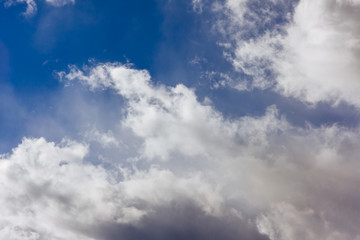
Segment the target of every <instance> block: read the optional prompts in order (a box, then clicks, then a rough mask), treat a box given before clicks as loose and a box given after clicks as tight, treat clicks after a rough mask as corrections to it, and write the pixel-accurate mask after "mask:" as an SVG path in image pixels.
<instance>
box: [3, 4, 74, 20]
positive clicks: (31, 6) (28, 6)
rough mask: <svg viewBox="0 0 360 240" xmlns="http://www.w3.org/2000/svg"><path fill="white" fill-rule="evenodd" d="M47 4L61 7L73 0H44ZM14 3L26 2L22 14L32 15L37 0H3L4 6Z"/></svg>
mask: <svg viewBox="0 0 360 240" xmlns="http://www.w3.org/2000/svg"><path fill="white" fill-rule="evenodd" d="M45 2H46V3H47V4H50V5H52V6H55V7H62V6H65V5H67V4H74V3H75V0H46V1H45ZM16 4H26V10H25V12H23V15H24V16H26V17H31V16H34V15H35V14H36V12H37V1H35V0H5V3H4V5H5V7H11V6H14V5H16Z"/></svg>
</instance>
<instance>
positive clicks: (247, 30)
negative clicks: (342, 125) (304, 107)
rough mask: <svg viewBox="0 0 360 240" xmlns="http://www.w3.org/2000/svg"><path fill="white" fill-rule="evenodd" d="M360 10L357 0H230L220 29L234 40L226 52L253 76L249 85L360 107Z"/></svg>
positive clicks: (221, 10)
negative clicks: (359, 96)
mask: <svg viewBox="0 0 360 240" xmlns="http://www.w3.org/2000/svg"><path fill="white" fill-rule="evenodd" d="M359 8H360V5H359V2H358V1H328V0H321V1H310V0H300V1H281V0H279V1H265V2H264V3H260V2H259V1H257V0H246V1H243V0H227V1H226V4H225V5H224V7H219V9H218V10H217V11H218V12H219V13H220V16H223V17H222V18H221V19H220V20H218V28H219V29H220V31H221V32H222V33H223V34H224V35H225V36H226V38H227V39H228V40H229V41H230V42H232V43H233V44H232V46H230V47H229V48H228V49H227V50H226V51H225V53H226V54H225V56H226V57H227V58H228V59H229V61H231V62H232V63H233V66H234V67H235V69H236V70H237V71H240V72H242V73H244V74H245V75H246V76H249V77H251V81H250V83H248V85H249V88H252V87H256V88H261V89H264V88H273V89H275V90H276V91H277V92H279V93H282V94H283V95H285V96H290V97H295V98H298V99H300V100H302V101H304V102H307V103H310V104H316V103H318V102H321V101H327V102H330V103H335V104H337V103H339V102H340V101H346V102H348V103H350V104H354V105H356V106H360V102H359V101H358V98H357V89H359V87H360V86H359V84H360V82H359V77H360V72H359V68H358V66H359V63H360V57H359V56H360V55H359V41H360V35H359V14H358V12H359ZM244 79H246V78H244Z"/></svg>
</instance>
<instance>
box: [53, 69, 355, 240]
mask: <svg viewBox="0 0 360 240" xmlns="http://www.w3.org/2000/svg"><path fill="white" fill-rule="evenodd" d="M129 67H130V66H129V65H122V64H119V63H105V64H95V66H93V67H85V68H84V69H79V68H77V67H74V66H72V67H71V68H70V72H69V73H67V74H66V73H60V75H62V77H63V79H68V81H74V80H79V81H81V82H82V83H84V84H86V85H89V86H90V88H91V89H93V90H94V89H97V88H100V89H103V88H106V87H110V88H112V89H114V90H116V91H117V92H118V93H119V94H121V95H122V96H123V97H124V98H125V99H126V100H127V102H128V103H127V106H126V112H127V114H126V117H125V118H124V119H122V124H123V126H126V127H128V128H130V129H131V130H132V131H133V133H134V134H135V135H136V136H138V137H140V138H141V139H143V148H142V149H143V150H142V151H141V152H140V154H141V158H143V159H144V160H147V161H152V162H154V161H155V162H156V163H157V164H158V165H160V166H167V168H169V171H172V172H174V173H175V172H177V174H179V173H181V172H182V171H184V172H183V173H182V174H185V173H189V172H199V171H201V173H202V176H203V178H204V179H207V181H208V182H210V183H213V184H214V183H216V184H215V185H214V186H216V189H217V192H218V193H219V195H218V196H221V198H219V199H221V200H216V201H215V202H218V204H215V205H217V206H218V207H217V208H218V209H219V206H220V209H221V211H220V212H222V213H223V214H224V213H227V214H225V216H226V215H228V214H230V213H234V212H235V213H236V214H237V216H239V219H245V220H246V219H247V220H248V221H250V222H253V223H252V224H251V225H252V226H253V227H255V226H257V228H258V230H259V231H260V232H261V233H263V234H266V235H268V236H269V238H270V239H294V240H297V239H314V238H315V239H318V238H321V239H333V238H334V236H343V238H344V239H354V238H356V237H358V236H359V234H360V233H359V231H358V228H357V226H356V224H355V223H356V222H357V221H358V220H359V219H358V216H359V212H358V210H356V209H355V208H353V207H352V205H351V204H350V203H351V202H357V201H359V200H360V199H359V198H360V196H359V194H358V192H357V190H356V189H355V188H356V187H355V186H357V184H358V183H359V178H358V174H359V172H358V170H357V169H358V167H357V166H359V162H358V161H357V157H356V156H357V155H358V149H357V147H356V146H357V145H358V144H360V135H359V130H358V129H356V130H351V129H347V128H342V127H338V126H336V125H333V126H328V127H325V126H324V127H321V128H313V127H311V126H310V125H309V126H307V127H306V128H298V127H294V126H292V125H291V124H289V123H288V122H287V121H286V119H285V118H283V117H282V116H279V114H278V112H277V109H276V107H274V106H272V107H269V108H268V111H267V113H266V114H265V115H264V116H262V117H248V116H247V117H242V118H239V119H236V120H232V121H229V120H227V119H224V118H223V117H222V115H221V114H220V113H219V112H217V111H216V110H214V109H213V108H212V107H211V105H207V104H205V103H201V102H199V101H198V100H197V99H196V95H195V94H194V92H193V90H191V89H188V88H187V87H185V86H183V85H181V84H180V85H177V86H175V87H166V86H164V85H152V83H151V81H150V76H149V74H148V73H147V71H144V70H135V69H132V68H129ZM188 158H190V159H191V160H190V161H188V160H186V159H188ZM164 161H165V162H164ZM179 164H180V165H181V164H184V165H186V168H185V169H186V170H181V169H180V168H179V167H178V166H179ZM189 169H190V170H191V171H189ZM188 177H189V175H188ZM207 181H205V182H207ZM144 184H145V183H144ZM158 185H161V184H160V182H159V183H158ZM200 185H201V184H199V185H198V186H200ZM143 191H144V190H143ZM144 193H145V192H144ZM209 196H210V195H207V197H208V198H209ZM215 196H216V195H215ZM339 196H342V199H346V202H349V203H348V204H347V203H343V202H341V201H339V199H338V198H339ZM163 197H164V196H163ZM217 198H218V197H215V199H217ZM209 199H212V198H209ZM343 201H345V200H343ZM205 205H206V204H205ZM210 206H214V205H213V204H210ZM210 209H213V207H211V208H210ZM290 210H291V211H292V212H291V211H290ZM211 212H213V211H211ZM215 212H217V211H215ZM223 214H220V215H216V216H217V217H219V218H221V217H224V216H222V215H223ZM289 221H290V222H291V221H293V222H294V224H298V225H296V226H301V227H300V228H298V227H295V226H290V225H289ZM308 221H313V222H314V224H312V225H307V224H308V223H307V222H308ZM255 223H256V224H255ZM344 223H346V224H344ZM301 224H303V225H301ZM315 225H317V226H318V227H317V228H312V227H311V228H310V226H315ZM303 227H307V230H306V232H304V231H303V230H301V229H302V228H303ZM302 231H303V232H302Z"/></svg>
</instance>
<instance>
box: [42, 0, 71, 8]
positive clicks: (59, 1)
mask: <svg viewBox="0 0 360 240" xmlns="http://www.w3.org/2000/svg"><path fill="white" fill-rule="evenodd" d="M46 2H47V3H48V4H50V5H52V6H55V7H62V6H65V5H67V4H75V0H46Z"/></svg>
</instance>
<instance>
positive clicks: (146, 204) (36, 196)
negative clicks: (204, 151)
mask: <svg viewBox="0 0 360 240" xmlns="http://www.w3.org/2000/svg"><path fill="white" fill-rule="evenodd" d="M88 151H89V149H88V147H87V146H86V145H84V144H80V143H76V142H71V141H63V142H62V143H61V144H58V145H56V144H54V143H52V142H47V141H46V140H45V139H43V138H40V139H24V140H23V142H22V143H21V144H20V145H19V146H18V147H17V148H15V149H14V150H13V152H12V153H11V154H8V155H4V156H2V158H1V161H0V172H1V177H0V184H1V186H2V191H1V193H0V196H1V197H0V201H1V207H0V208H1V212H2V215H1V217H0V236H1V238H3V239H10V240H13V239H118V237H119V235H117V236H112V237H110V236H108V237H105V236H103V235H108V234H110V233H108V232H107V229H111V226H114V227H115V226H117V227H118V228H119V229H121V228H126V227H127V228H129V227H131V226H133V227H135V226H137V227H138V228H139V229H141V228H142V227H141V225H136V224H137V223H139V222H138V221H139V220H140V219H142V217H144V216H148V217H147V218H148V219H149V218H150V219H151V218H152V216H151V213H152V212H153V211H154V209H161V208H171V205H172V203H173V202H174V201H176V202H177V203H178V204H182V202H183V204H184V206H193V207H194V208H195V209H197V211H200V213H199V214H200V215H201V214H202V215H204V216H207V218H211V216H216V215H219V214H220V212H219V210H218V208H219V206H220V205H221V197H220V196H218V195H217V193H216V191H214V190H213V188H212V186H210V185H209V184H207V183H205V182H203V180H202V179H201V177H200V175H198V174H194V175H191V176H190V177H189V178H181V177H178V176H175V175H174V173H172V172H171V171H169V170H162V169H159V168H156V167H151V168H149V169H147V170H146V171H140V170H135V171H130V169H121V168H119V169H118V171H119V172H121V173H122V174H121V180H120V179H117V177H116V175H114V171H115V172H116V169H115V170H114V169H112V170H106V169H105V168H103V167H102V166H95V165H93V164H91V163H88V162H86V161H85V160H84V157H85V156H86V154H87V153H88ZM182 208H183V207H182V206H181V205H180V206H179V210H181V209H182ZM113 231H118V230H117V229H113ZM139 231H140V230H139ZM125 233H126V232H124V233H122V234H125ZM119 234H120V233H119ZM99 236H101V237H100V238H97V237H99Z"/></svg>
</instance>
